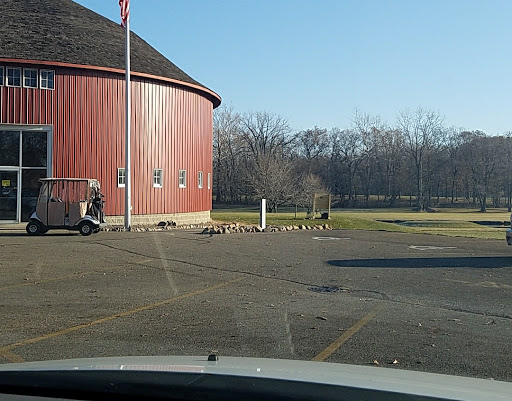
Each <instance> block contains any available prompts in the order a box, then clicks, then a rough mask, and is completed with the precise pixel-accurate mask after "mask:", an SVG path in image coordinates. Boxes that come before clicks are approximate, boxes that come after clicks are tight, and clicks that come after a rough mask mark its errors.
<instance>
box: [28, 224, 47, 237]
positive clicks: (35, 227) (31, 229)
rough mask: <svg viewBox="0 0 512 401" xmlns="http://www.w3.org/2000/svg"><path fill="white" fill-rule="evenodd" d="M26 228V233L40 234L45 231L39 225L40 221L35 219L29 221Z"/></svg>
mask: <svg viewBox="0 0 512 401" xmlns="http://www.w3.org/2000/svg"><path fill="white" fill-rule="evenodd" d="M26 230H27V234H28V235H40V234H44V233H45V232H46V231H44V230H43V228H42V227H41V223H39V222H37V221H29V222H28V224H27V227H26Z"/></svg>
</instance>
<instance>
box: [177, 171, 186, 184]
mask: <svg viewBox="0 0 512 401" xmlns="http://www.w3.org/2000/svg"><path fill="white" fill-rule="evenodd" d="M179 187H180V188H186V187H187V171H186V170H180V175H179Z"/></svg>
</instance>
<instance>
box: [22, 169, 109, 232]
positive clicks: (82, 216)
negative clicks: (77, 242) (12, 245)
mask: <svg viewBox="0 0 512 401" xmlns="http://www.w3.org/2000/svg"><path fill="white" fill-rule="evenodd" d="M39 181H40V182H41V188H40V189H39V197H38V199H37V206H36V211H35V212H34V213H32V215H31V216H30V221H29V222H28V224H27V233H28V234H29V235H39V234H44V233H45V232H47V231H48V230H51V229H55V228H56V229H66V230H78V231H79V232H80V234H82V235H91V234H92V233H96V232H98V231H100V228H101V227H104V226H106V223H105V213H104V212H103V199H102V197H103V195H102V194H101V192H100V183H99V182H98V180H92V179H87V178H41V179H40V180H39Z"/></svg>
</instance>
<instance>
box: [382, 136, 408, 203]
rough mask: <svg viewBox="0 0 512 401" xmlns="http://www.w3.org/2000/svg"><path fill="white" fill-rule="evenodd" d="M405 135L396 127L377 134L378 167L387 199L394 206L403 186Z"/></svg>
mask: <svg viewBox="0 0 512 401" xmlns="http://www.w3.org/2000/svg"><path fill="white" fill-rule="evenodd" d="M403 149H404V137H403V135H402V132H401V131H399V130H396V129H386V130H384V131H380V132H379V133H378V134H377V145H376V154H377V167H378V172H379V174H380V177H382V180H381V182H382V184H383V186H384V191H385V192H384V194H385V199H389V205H390V206H391V207H393V206H394V205H395V200H396V198H397V197H398V196H399V194H400V192H401V191H400V189H401V187H402V186H403V182H401V181H403V179H402V176H403V166H404V160H403V159H404V157H403Z"/></svg>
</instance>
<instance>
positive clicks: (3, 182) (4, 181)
mask: <svg viewBox="0 0 512 401" xmlns="http://www.w3.org/2000/svg"><path fill="white" fill-rule="evenodd" d="M10 186H11V180H2V187H10Z"/></svg>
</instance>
